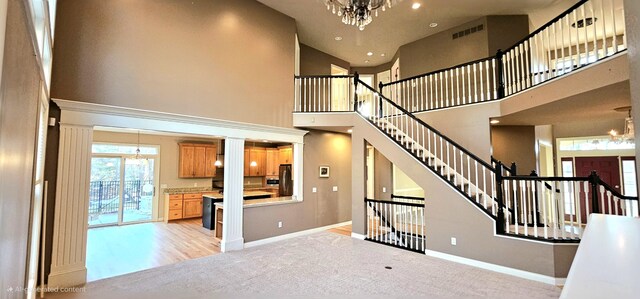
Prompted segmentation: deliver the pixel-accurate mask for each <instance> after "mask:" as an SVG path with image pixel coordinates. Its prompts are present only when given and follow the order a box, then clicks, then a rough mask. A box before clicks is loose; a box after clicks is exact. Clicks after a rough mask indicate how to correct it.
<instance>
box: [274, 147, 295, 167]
mask: <svg viewBox="0 0 640 299" xmlns="http://www.w3.org/2000/svg"><path fill="white" fill-rule="evenodd" d="M278 162H279V164H293V149H292V147H291V146H290V145H287V146H279V147H278Z"/></svg>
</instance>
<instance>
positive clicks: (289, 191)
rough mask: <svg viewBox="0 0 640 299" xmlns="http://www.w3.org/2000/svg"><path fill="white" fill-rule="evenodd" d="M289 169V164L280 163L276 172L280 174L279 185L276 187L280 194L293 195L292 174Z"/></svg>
mask: <svg viewBox="0 0 640 299" xmlns="http://www.w3.org/2000/svg"><path fill="white" fill-rule="evenodd" d="M291 169H292V168H291V164H280V171H279V172H278V173H279V174H280V175H279V177H280V186H279V188H278V189H279V190H278V191H279V193H280V196H291V195H293V175H292V173H291Z"/></svg>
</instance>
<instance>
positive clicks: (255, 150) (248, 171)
mask: <svg viewBox="0 0 640 299" xmlns="http://www.w3.org/2000/svg"><path fill="white" fill-rule="evenodd" d="M251 161H255V162H256V166H251ZM266 162H267V151H266V149H265V148H264V147H251V148H245V149H244V176H265V175H266V173H267V165H266Z"/></svg>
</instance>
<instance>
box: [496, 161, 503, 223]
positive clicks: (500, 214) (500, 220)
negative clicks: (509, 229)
mask: <svg viewBox="0 0 640 299" xmlns="http://www.w3.org/2000/svg"><path fill="white" fill-rule="evenodd" d="M494 172H495V175H496V201H497V202H498V219H497V220H496V233H498V234H504V232H505V221H504V210H503V208H504V207H505V205H504V202H503V198H504V196H503V194H502V190H503V189H502V182H503V179H502V162H500V161H498V162H497V163H496V167H495V169H494Z"/></svg>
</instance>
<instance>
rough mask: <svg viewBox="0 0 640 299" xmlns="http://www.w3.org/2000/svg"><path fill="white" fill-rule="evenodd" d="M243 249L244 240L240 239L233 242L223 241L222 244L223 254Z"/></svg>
mask: <svg viewBox="0 0 640 299" xmlns="http://www.w3.org/2000/svg"><path fill="white" fill-rule="evenodd" d="M242 249H244V238H238V239H235V240H231V241H225V240H222V242H220V251H222V252H228V251H234V250H242Z"/></svg>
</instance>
